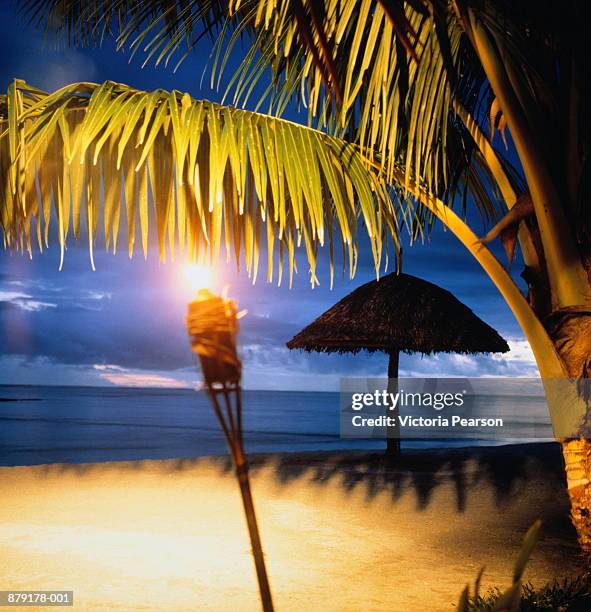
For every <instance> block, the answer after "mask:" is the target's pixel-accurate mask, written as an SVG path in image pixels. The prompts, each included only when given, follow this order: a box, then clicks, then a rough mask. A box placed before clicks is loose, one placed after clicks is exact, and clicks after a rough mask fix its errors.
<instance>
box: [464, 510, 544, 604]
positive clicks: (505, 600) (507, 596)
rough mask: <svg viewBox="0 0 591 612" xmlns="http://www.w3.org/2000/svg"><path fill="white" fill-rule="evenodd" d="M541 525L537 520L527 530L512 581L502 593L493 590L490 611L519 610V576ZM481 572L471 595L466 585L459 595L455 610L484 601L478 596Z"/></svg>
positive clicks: (520, 576)
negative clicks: (492, 601)
mask: <svg viewBox="0 0 591 612" xmlns="http://www.w3.org/2000/svg"><path fill="white" fill-rule="evenodd" d="M541 526H542V521H539V520H538V521H536V522H535V523H534V524H533V525H532V526H531V527H530V528H529V529H528V530H527V533H526V534H525V536H524V538H523V544H522V546H521V550H520V551H519V555H518V557H517V560H516V561H515V566H514V568H513V582H512V584H511V586H510V587H509V588H508V589H507V590H506V591H504V592H502V593H501V592H495V595H494V604H493V605H492V607H491V608H490V610H491V612H517V610H519V605H520V601H521V590H522V582H521V578H522V576H523V572H524V570H525V566H526V564H527V561H528V560H529V557H530V555H531V553H532V550H533V549H534V546H535V545H536V542H537V541H538V537H539V533H540V528H541ZM483 573H484V568H483V569H481V570H480V572H479V573H478V577H477V578H476V582H475V583H474V594H473V595H471V593H470V587H469V586H468V585H466V587H465V588H464V590H463V591H462V594H461V595H460V601H459V603H458V608H457V612H470V611H471V610H472V609H473V608H472V607H471V606H474V605H479V602H481V601H485V600H483V599H482V597H481V596H480V581H481V579H482V574H483ZM476 609H478V608H476Z"/></svg>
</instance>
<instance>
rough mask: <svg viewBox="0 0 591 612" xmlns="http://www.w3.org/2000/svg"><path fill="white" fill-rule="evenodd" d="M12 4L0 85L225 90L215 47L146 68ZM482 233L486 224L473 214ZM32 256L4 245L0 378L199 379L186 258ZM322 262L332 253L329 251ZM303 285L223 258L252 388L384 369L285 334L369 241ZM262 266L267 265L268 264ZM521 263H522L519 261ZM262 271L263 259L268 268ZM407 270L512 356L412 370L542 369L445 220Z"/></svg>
mask: <svg viewBox="0 0 591 612" xmlns="http://www.w3.org/2000/svg"><path fill="white" fill-rule="evenodd" d="M6 4H8V3H2V6H1V8H0V52H1V55H2V58H3V61H2V65H1V66H0V86H1V87H2V88H3V89H4V90H5V89H6V86H7V85H8V83H9V82H10V81H11V79H13V78H15V77H17V78H21V79H25V80H26V81H28V82H30V83H31V84H33V85H36V86H37V87H40V88H42V89H47V90H53V89H56V88H58V87H59V86H62V85H64V84H66V83H70V82H74V81H94V82H100V81H104V80H107V79H110V80H114V81H119V82H123V83H127V84H129V85H132V86H134V87H137V88H141V89H154V88H156V87H162V88H165V89H173V88H175V89H179V90H181V91H188V92H189V93H190V94H191V95H193V96H194V97H197V98H208V99H212V100H220V97H221V96H220V95H219V94H218V93H217V92H215V91H211V90H210V89H209V86H208V80H207V78H206V79H204V80H203V87H200V81H201V76H202V73H203V70H204V68H205V67H206V63H207V59H208V57H207V56H208V45H203V46H202V48H201V49H200V52H199V53H195V54H192V55H191V56H189V58H188V59H187V60H186V61H185V62H184V64H183V65H182V66H181V68H180V69H179V71H178V72H177V73H176V74H173V73H172V71H171V70H167V69H165V68H157V69H156V68H153V67H146V68H144V69H141V68H140V61H139V59H137V60H134V61H133V62H132V63H131V64H130V63H129V62H128V56H126V55H125V54H123V53H116V52H115V51H114V50H113V48H112V45H111V44H110V43H107V44H106V46H104V47H103V48H102V49H99V50H96V49H92V50H87V49H81V50H80V49H77V50H71V49H67V50H62V51H56V50H55V49H54V48H53V46H52V45H51V44H49V43H45V42H44V40H43V35H42V34H40V33H38V32H35V31H33V30H31V29H30V28H25V27H24V26H23V24H22V23H20V22H19V21H18V19H17V17H16V15H15V13H14V11H13V10H11V8H10V6H6ZM475 226H476V231H477V232H478V231H480V229H481V227H480V222H479V221H476V223H475ZM50 246H51V248H50V249H49V250H48V251H45V252H44V253H43V254H42V255H41V254H39V253H37V252H35V253H34V256H33V259H32V260H29V259H28V258H27V257H25V256H22V255H17V254H11V253H7V252H0V333H1V334H2V336H1V337H2V338H3V342H2V349H1V351H0V384H90V385H101V384H164V385H172V384H193V383H194V382H195V381H196V378H197V377H196V374H195V371H194V367H193V360H192V356H191V354H190V352H189V350H188V346H187V340H186V335H185V331H184V327H183V317H184V314H185V309H186V302H187V300H188V297H189V295H190V294H189V293H188V291H187V288H186V287H185V286H184V283H183V277H182V274H181V270H180V268H181V263H180V262H179V261H177V262H176V263H170V262H169V263H166V264H161V263H160V262H159V260H158V256H157V253H156V252H155V251H151V252H150V254H149V256H148V260H147V261H144V259H143V257H142V256H139V255H136V256H135V257H134V259H133V260H131V261H130V260H129V258H128V257H127V254H126V252H124V250H122V251H120V252H119V253H118V254H117V255H115V256H114V255H112V254H105V253H104V251H103V250H102V249H98V250H99V251H100V252H99V253H97V255H96V258H95V260H96V268H97V269H96V272H92V271H91V269H90V264H89V261H88V255H87V250H86V245H85V244H84V242H83V243H81V244H79V245H76V244H75V243H74V242H72V243H71V244H70V245H69V249H68V252H67V254H66V259H65V265H64V268H63V270H62V271H61V272H58V264H59V248H58V245H57V243H56V241H55V240H54V241H53V243H52V244H51V245H50ZM324 259H325V260H326V257H324ZM300 262H301V263H300V266H299V268H300V273H299V275H298V276H297V277H296V279H295V282H294V287H293V288H292V289H289V287H288V286H287V285H285V286H282V287H277V286H276V285H270V284H267V283H266V282H265V280H264V274H262V275H260V277H259V280H258V281H257V283H256V285H254V286H253V285H252V283H251V282H250V281H249V279H248V278H247V277H246V275H245V274H244V273H242V274H238V273H236V271H235V269H234V268H233V267H229V266H225V265H221V266H220V272H219V274H218V285H219V286H220V287H221V286H222V285H223V284H226V283H227V284H229V285H230V295H231V296H232V297H235V298H236V299H237V300H238V301H239V303H240V306H241V308H246V309H248V316H247V317H245V318H244V319H243V321H242V332H241V336H240V343H241V351H242V356H243V360H244V365H245V385H246V386H248V387H251V388H279V389H318V390H333V389H336V388H337V387H338V380H339V378H340V377H342V376H347V375H356V376H362V375H369V376H381V375H384V373H385V368H386V357H385V356H384V355H381V354H377V355H373V356H369V355H366V354H360V355H356V356H347V355H344V356H339V355H332V356H328V355H306V354H301V353H292V352H290V351H288V350H287V349H286V348H285V346H284V343H285V342H286V341H287V340H289V339H290V338H291V337H292V336H293V335H294V334H295V333H296V332H297V331H298V330H299V329H300V328H301V327H303V326H304V325H306V324H307V323H309V322H310V321H312V320H313V319H314V318H315V317H316V316H318V315H319V314H320V313H322V312H323V311H324V310H325V309H326V308H328V307H329V306H331V305H332V304H333V303H334V302H336V301H337V300H338V299H340V298H341V297H343V296H344V295H345V294H347V293H348V292H349V291H351V290H352V289H353V288H355V287H356V286H358V285H359V284H361V283H363V282H366V281H368V280H370V279H371V278H373V264H372V261H371V255H370V254H369V252H368V250H367V249H366V248H362V249H361V257H360V265H359V270H358V273H357V276H356V277H355V279H354V280H353V281H349V280H348V278H345V279H342V278H341V277H340V275H336V277H335V286H334V289H333V290H332V291H330V290H329V287H328V282H327V272H328V270H327V268H328V266H327V265H326V263H325V265H323V266H322V270H321V271H322V273H323V275H322V276H321V280H322V281H323V282H322V285H321V287H319V288H316V289H314V290H312V289H310V285H309V282H308V277H307V275H306V269H307V268H306V265H305V261H304V259H303V258H301V259H300ZM263 265H264V264H263ZM514 267H515V269H516V271H518V269H519V266H518V265H514ZM261 269H264V268H261ZM404 269H405V271H406V272H409V273H412V274H416V275H417V276H421V277H423V278H425V279H427V280H430V281H432V282H435V283H437V284H439V285H441V286H443V287H445V288H446V289H449V290H450V291H452V292H453V293H454V294H455V295H456V296H457V297H458V298H459V299H460V300H462V301H463V302H465V303H466V304H467V305H468V306H470V307H471V308H472V309H473V310H474V311H475V312H476V314H478V315H479V316H481V317H482V318H483V319H484V320H485V321H487V322H488V323H489V324H491V325H493V326H494V327H495V328H496V329H498V330H499V332H500V333H501V334H502V335H504V336H505V337H506V338H507V339H508V340H509V342H510V345H511V347H512V351H511V353H509V354H508V355H505V356H502V357H501V356H483V357H466V356H455V355H441V356H432V357H425V358H421V357H420V356H415V355H413V356H403V358H402V360H401V371H402V373H403V374H407V375H410V374H421V375H427V376H442V375H450V374H456V375H460V374H461V375H471V376H475V375H494V374H498V375H505V376H509V375H519V376H524V375H528V374H529V375H532V374H534V373H535V372H536V370H535V366H534V364H533V360H532V357H531V353H530V351H529V347H528V345H527V343H526V342H525V341H524V340H523V335H522V333H521V331H520V329H519V327H518V325H517V323H516V322H515V320H514V318H513V316H512V314H511V312H510V311H509V309H508V307H507V306H506V304H505V303H504V301H503V299H502V298H501V296H500V295H499V293H498V292H497V290H496V289H495V287H494V286H493V285H492V283H491V282H490V281H489V279H488V278H487V276H486V275H485V274H484V272H483V271H482V270H481V269H480V267H479V266H478V264H477V263H476V262H475V261H474V260H473V259H472V258H471V257H470V255H469V254H468V253H467V251H465V250H464V248H463V247H462V246H461V244H460V243H459V242H457V240H456V239H455V238H454V237H453V236H452V235H450V234H449V233H446V232H444V231H443V230H442V229H441V228H437V229H436V230H435V231H434V233H433V235H432V237H431V241H430V243H428V244H424V245H421V244H419V245H414V246H413V247H405V254H404Z"/></svg>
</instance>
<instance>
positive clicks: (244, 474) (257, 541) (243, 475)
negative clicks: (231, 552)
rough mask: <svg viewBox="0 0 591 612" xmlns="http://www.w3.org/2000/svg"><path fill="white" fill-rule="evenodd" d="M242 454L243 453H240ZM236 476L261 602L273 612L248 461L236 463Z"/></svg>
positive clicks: (265, 608) (265, 609) (266, 609)
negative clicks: (251, 489) (251, 490)
mask: <svg viewBox="0 0 591 612" xmlns="http://www.w3.org/2000/svg"><path fill="white" fill-rule="evenodd" d="M239 452H240V453H241V452H242V451H239ZM236 476H237V477H238V483H239V484H240V493H241V495H242V504H243V506H244V514H245V515H246V524H247V525H248V533H249V535H250V544H251V547H252V556H253V558H254V565H255V568H256V572H257V580H258V582H259V592H260V594H261V602H262V604H263V610H264V612H273V600H272V599H271V587H270V586H269V578H268V577H267V568H266V567H265V556H264V553H263V546H262V544H261V537H260V535H259V526H258V524H257V517H256V513H255V511H254V502H253V499H252V494H251V492H250V479H249V478H248V465H247V463H246V460H242V462H241V463H239V462H238V461H237V462H236Z"/></svg>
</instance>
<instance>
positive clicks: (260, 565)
mask: <svg viewBox="0 0 591 612" xmlns="http://www.w3.org/2000/svg"><path fill="white" fill-rule="evenodd" d="M237 310H238V309H237V305H236V302H234V301H233V300H228V299H225V298H223V297H218V296H215V295H213V294H212V293H211V292H210V291H208V290H205V289H203V290H201V291H200V292H199V293H198V295H197V299H196V300H195V301H193V302H191V303H190V304H189V312H188V315H187V320H186V322H187V332H188V334H189V339H190V342H191V348H192V350H193V352H195V353H197V354H198V355H199V361H200V363H201V369H202V371H203V379H204V382H205V387H206V389H207V392H208V395H209V399H210V400H211V404H212V406H213V409H214V412H215V414H216V416H217V418H218V421H219V423H220V427H221V428H222V431H223V432H224V437H225V438H226V441H227V443H228V448H229V449H230V454H231V456H232V461H233V463H234V469H235V470H236V478H237V479H238V484H239V485H240V495H241V496H242V504H243V506H244V514H245V515H246V524H247V526H248V535H249V536H250V544H251V548H252V556H253V558H254V565H255V569H256V573H257V580H258V583H259V593H260V596H261V602H262V604H263V612H273V600H272V598H271V588H270V586H269V578H268V577H267V569H266V567H265V557H264V553H263V546H262V544H261V536H260V533H259V527H258V524H257V519H256V514H255V511H254V501H253V499H252V492H251V490H250V480H249V477H248V464H247V462H246V455H245V453H244V445H243V437H242V388H241V384H240V381H241V378H242V363H241V361H240V358H239V357H238V354H237V352H236V334H237V332H238V323H237V321H238V318H239V314H238V312H237ZM219 395H223V397H224V399H223V405H222V404H221V403H220V400H219ZM232 399H233V400H234V401H232Z"/></svg>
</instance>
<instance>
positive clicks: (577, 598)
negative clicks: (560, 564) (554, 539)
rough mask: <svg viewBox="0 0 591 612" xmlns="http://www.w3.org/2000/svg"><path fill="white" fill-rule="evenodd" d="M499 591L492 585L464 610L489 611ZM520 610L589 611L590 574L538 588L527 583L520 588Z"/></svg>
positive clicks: (469, 611) (546, 611)
mask: <svg viewBox="0 0 591 612" xmlns="http://www.w3.org/2000/svg"><path fill="white" fill-rule="evenodd" d="M500 595H501V593H500V591H499V590H498V589H494V590H491V591H489V592H488V593H486V594H485V595H484V596H478V597H475V598H472V599H471V600H470V601H469V603H468V607H467V608H465V610H466V612H491V611H492V610H495V606H496V603H497V601H498V600H499V597H500ZM517 610H518V611H519V612H589V610H591V582H590V581H589V578H586V577H584V576H577V577H576V578H571V579H566V578H565V579H564V580H563V581H561V582H558V581H555V582H553V583H552V584H547V585H546V586H544V587H542V588H540V589H534V587H533V586H532V585H531V584H530V583H526V584H524V585H523V586H522V589H521V601H520V603H519V607H518V608H517Z"/></svg>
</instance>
